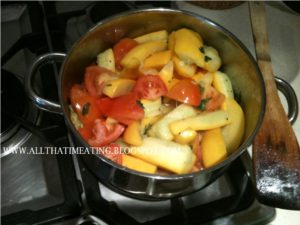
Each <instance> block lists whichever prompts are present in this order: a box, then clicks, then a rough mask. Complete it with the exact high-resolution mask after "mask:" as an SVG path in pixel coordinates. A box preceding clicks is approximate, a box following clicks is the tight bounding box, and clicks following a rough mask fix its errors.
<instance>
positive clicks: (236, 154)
mask: <svg viewBox="0 0 300 225" xmlns="http://www.w3.org/2000/svg"><path fill="white" fill-rule="evenodd" d="M151 12H162V13H164V12H167V13H174V14H178V13H180V14H184V15H187V16H191V17H194V18H196V19H198V20H200V21H202V22H204V23H206V24H209V25H210V26H212V27H214V28H215V29H217V30H220V31H221V32H222V33H224V34H225V35H226V36H228V37H230V38H231V39H232V40H233V41H234V42H235V43H236V44H237V45H238V46H239V47H240V48H241V49H242V50H243V51H244V52H245V53H246V54H247V56H248V57H249V59H250V61H251V63H252V64H253V66H254V68H255V71H256V76H257V78H258V80H259V84H260V87H261V90H262V93H261V94H262V95H261V96H262V98H261V106H260V107H261V111H260V114H259V117H258V121H257V123H256V126H255V128H254V130H253V132H252V133H251V134H250V135H249V137H248V138H247V139H246V141H244V143H243V144H242V145H241V146H240V147H239V148H238V149H237V150H235V151H234V153H232V154H230V155H229V156H228V157H227V158H226V159H225V160H223V161H222V162H220V163H218V164H217V165H215V166H212V167H210V168H206V169H203V170H200V171H197V172H191V173H187V174H172V175H158V174H149V173H143V172H139V171H136V170H132V169H129V168H127V167H124V166H122V165H119V164H117V163H114V162H113V161H111V160H109V159H107V158H106V157H104V156H102V155H96V154H93V155H94V156H95V157H97V158H99V159H100V160H101V161H103V162H104V163H107V164H109V165H110V166H113V167H115V168H117V169H119V170H123V171H124V172H129V173H131V174H134V175H137V176H143V177H147V178H150V179H158V180H177V179H182V178H188V177H194V176H195V175H197V174H206V173H211V172H212V171H214V170H217V169H219V168H221V167H224V166H226V165H227V164H228V163H230V162H231V161H233V160H235V159H236V158H238V157H239V156H240V155H241V154H242V153H243V152H244V151H245V150H246V149H247V148H248V147H249V146H251V144H252V142H253V140H254V138H255V136H256V133H257V132H258V130H259V128H260V126H261V123H262V120H263V117H264V114H265V106H266V90H265V84H264V80H263V76H262V74H261V71H260V70H259V67H258V65H257V62H256V61H255V59H254V57H253V56H252V55H251V53H250V51H249V50H248V49H247V48H246V46H245V45H244V44H243V43H242V42H241V41H240V40H239V39H238V38H237V37H236V36H235V35H234V34H232V33H231V32H230V31H228V30H227V29H226V28H224V27H223V26H221V25H219V24H218V23H216V22H214V21H212V20H210V19H208V18H206V17H204V16H201V15H198V14H195V13H193V12H189V11H186V10H179V9H169V8H149V9H134V10H128V11H125V12H122V13H119V14H115V15H113V16H110V17H108V18H106V19H104V20H101V21H99V22H98V23H97V24H95V25H94V26H93V27H91V28H90V29H89V31H88V32H86V33H85V34H84V35H83V36H81V37H80V38H79V39H78V40H77V41H76V42H75V43H74V44H73V46H72V47H71V48H70V50H69V51H68V52H67V54H66V58H65V60H64V62H63V64H62V66H61V68H60V72H59V75H60V79H59V84H58V87H59V90H58V92H59V102H60V105H62V106H64V102H63V98H62V88H63V87H62V78H63V71H64V67H65V63H66V61H67V59H68V58H69V56H70V53H72V51H73V50H74V49H75V48H76V46H77V45H78V43H80V41H81V40H83V38H85V37H86V36H88V35H89V34H90V33H92V32H93V31H94V30H95V29H97V27H99V26H101V25H103V24H106V23H108V22H111V21H112V20H115V19H118V18H121V17H124V16H128V15H132V14H137V13H151ZM66 108H68V107H62V111H63V115H64V117H65V119H66V121H67V125H68V127H69V128H70V129H71V131H72V133H73V135H75V137H76V138H77V139H78V140H79V141H80V143H81V144H82V145H83V146H84V147H85V148H91V146H90V145H89V144H88V143H87V142H86V141H85V140H83V138H82V137H81V136H80V135H79V133H78V131H77V130H76V129H75V127H74V125H73V124H72V122H71V120H70V117H69V116H68V114H69V112H68V111H67V110H66Z"/></svg>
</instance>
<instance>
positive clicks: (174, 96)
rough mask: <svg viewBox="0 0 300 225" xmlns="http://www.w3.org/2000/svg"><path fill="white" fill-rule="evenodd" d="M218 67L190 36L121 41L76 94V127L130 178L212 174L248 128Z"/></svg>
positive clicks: (212, 53) (160, 34)
mask: <svg viewBox="0 0 300 225" xmlns="http://www.w3.org/2000/svg"><path fill="white" fill-rule="evenodd" d="M221 62H222V61H221V58H220V56H219V54H218V51H217V50H216V49H215V48H214V47H212V46H206V45H205V43H204V40H203V39H202V38H201V36H200V35H199V34H198V33H196V32H194V31H192V30H190V29H186V28H183V29H179V30H176V31H173V32H172V33H168V32H167V31H166V30H161V31H156V32H152V33H148V34H145V35H143V36H140V37H136V38H134V39H133V38H124V39H122V40H120V41H119V42H118V43H116V44H115V45H114V46H112V48H109V49H106V50H105V51H103V52H100V53H99V55H98V56H97V58H96V59H95V63H94V64H93V65H90V66H88V67H87V68H86V71H85V74H84V81H83V83H81V84H75V85H73V87H72V88H71V90H70V103H71V104H70V118H71V121H72V122H73V124H74V126H75V127H76V129H77V130H78V132H79V133H80V134H81V136H82V138H83V139H85V140H86V141H87V143H88V144H89V145H91V146H92V147H100V148H105V149H108V151H101V153H102V154H104V156H105V157H107V158H109V159H110V160H112V161H114V162H116V163H118V164H120V165H123V166H125V167H128V168H130V169H133V170H137V171H140V172H144V173H160V172H162V171H163V173H164V174H165V173H170V174H184V173H190V172H195V171H199V170H202V169H205V168H208V167H211V166H214V165H216V164H217V163H219V162H221V161H222V160H224V159H226V157H227V156H228V155H229V154H231V153H232V152H233V151H235V150H236V149H237V148H238V146H239V145H240V144H241V141H242V138H243V133H244V126H245V121H244V113H243V110H242V108H241V107H240V105H239V104H238V103H237V102H236V101H235V100H234V96H233V90H232V85H231V81H230V79H229V77H228V76H227V74H225V73H223V72H221V71H219V69H220V67H221ZM122 148H126V149H127V151H122ZM128 149H129V150H128Z"/></svg>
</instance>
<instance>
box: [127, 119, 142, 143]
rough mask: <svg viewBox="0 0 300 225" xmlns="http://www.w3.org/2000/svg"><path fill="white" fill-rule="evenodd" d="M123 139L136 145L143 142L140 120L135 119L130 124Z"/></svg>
mask: <svg viewBox="0 0 300 225" xmlns="http://www.w3.org/2000/svg"><path fill="white" fill-rule="evenodd" d="M123 140H124V142H126V143H127V144H130V145H134V146H139V145H141V144H142V143H143V139H142V135H141V125H140V123H139V122H138V121H134V122H132V123H131V124H129V125H128V127H127V128H126V130H125V132H124V135H123Z"/></svg>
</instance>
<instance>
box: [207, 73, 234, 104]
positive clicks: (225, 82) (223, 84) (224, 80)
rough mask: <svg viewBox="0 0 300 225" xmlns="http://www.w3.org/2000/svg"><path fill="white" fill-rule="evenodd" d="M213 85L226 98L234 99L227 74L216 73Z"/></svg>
mask: <svg viewBox="0 0 300 225" xmlns="http://www.w3.org/2000/svg"><path fill="white" fill-rule="evenodd" d="M212 84H213V86H214V87H215V89H216V90H217V91H219V92H221V93H222V94H223V95H225V97H226V98H234V96H233V90H232V85H231V81H230V79H229V77H228V76H227V74H225V73H222V72H220V71H216V72H214V73H213V83H212Z"/></svg>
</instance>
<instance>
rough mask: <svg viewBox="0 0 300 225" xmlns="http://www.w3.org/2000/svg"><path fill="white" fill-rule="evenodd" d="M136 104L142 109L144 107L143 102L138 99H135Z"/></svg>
mask: <svg viewBox="0 0 300 225" xmlns="http://www.w3.org/2000/svg"><path fill="white" fill-rule="evenodd" d="M136 104H138V106H139V107H141V108H142V109H145V108H144V105H143V103H141V101H140V100H136Z"/></svg>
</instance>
